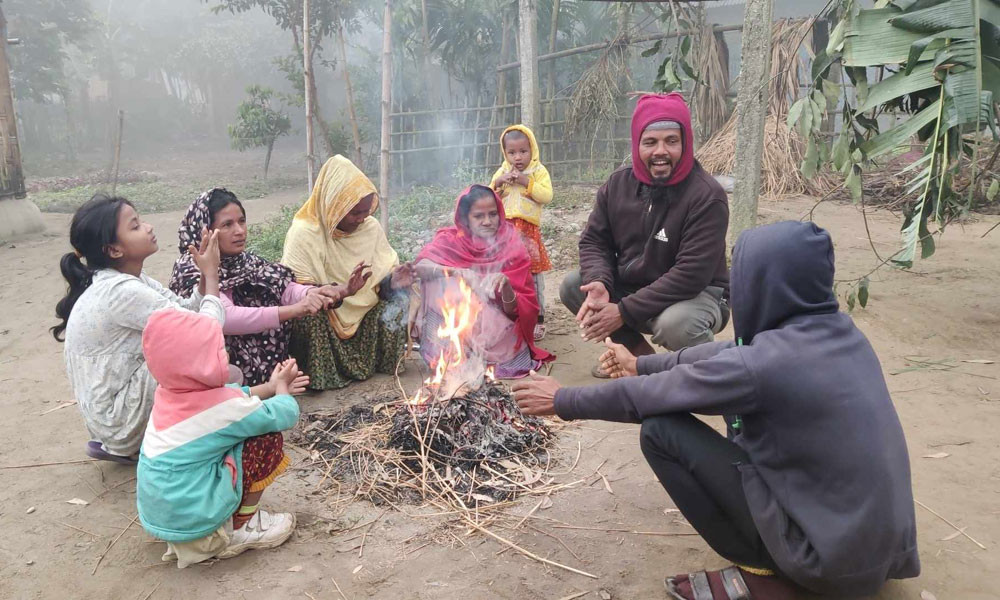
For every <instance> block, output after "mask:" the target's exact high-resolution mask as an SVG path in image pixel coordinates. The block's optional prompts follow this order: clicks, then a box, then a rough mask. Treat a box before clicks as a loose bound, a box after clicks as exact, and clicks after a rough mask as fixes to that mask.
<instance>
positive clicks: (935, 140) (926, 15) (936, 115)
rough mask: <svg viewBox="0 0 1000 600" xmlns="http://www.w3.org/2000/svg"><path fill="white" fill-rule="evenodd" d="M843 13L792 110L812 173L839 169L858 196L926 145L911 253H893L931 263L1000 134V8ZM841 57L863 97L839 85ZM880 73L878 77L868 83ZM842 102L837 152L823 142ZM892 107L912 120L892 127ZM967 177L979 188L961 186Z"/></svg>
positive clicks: (913, 171)
mask: <svg viewBox="0 0 1000 600" xmlns="http://www.w3.org/2000/svg"><path fill="white" fill-rule="evenodd" d="M838 12H839V14H840V15H842V17H841V19H840V22H839V23H838V24H837V25H836V27H835V28H834V29H833V31H832V32H831V35H830V41H829V45H828V46H827V48H826V49H825V51H823V52H820V53H818V54H817V56H816V59H815V61H814V64H813V78H814V85H813V89H812V90H811V93H809V94H807V95H806V96H805V97H803V98H801V99H799V100H798V101H797V102H795V104H793V105H792V107H791V108H790V110H789V114H788V124H789V125H790V126H792V127H796V128H798V130H799V132H800V133H801V134H802V135H803V136H805V137H807V139H808V151H807V153H806V159H805V161H804V164H803V165H802V170H803V172H804V173H806V174H807V175H808V174H811V173H814V172H815V171H816V170H817V169H818V168H819V166H820V165H821V164H828V163H829V164H832V165H833V167H834V168H836V169H837V170H839V171H840V172H841V173H843V174H844V176H845V186H846V187H847V189H848V190H850V192H851V194H852V196H853V197H854V198H855V199H856V200H860V199H861V197H862V193H863V188H862V185H861V183H862V175H863V172H864V170H865V169H866V168H869V167H871V166H873V165H876V164H877V163H878V161H879V160H880V159H883V158H884V157H886V156H889V155H891V154H892V153H893V152H894V151H896V150H897V149H898V148H899V147H901V146H903V145H904V144H906V143H908V141H909V140H910V139H911V138H912V137H913V136H916V137H917V138H918V139H919V140H921V141H923V142H925V149H924V152H923V155H922V156H921V157H920V158H919V159H917V160H916V161H915V162H913V163H912V164H911V165H909V166H908V167H907V168H906V169H905V172H907V173H909V176H910V180H909V183H908V187H907V192H908V193H917V198H916V201H915V202H913V203H912V204H911V205H910V206H909V208H908V209H907V211H906V213H905V218H904V222H903V226H902V247H901V248H900V250H899V251H898V252H896V253H895V254H894V255H893V256H892V257H891V259H892V261H893V262H894V263H895V264H897V265H898V266H901V267H907V268H908V267H910V266H912V265H913V261H914V260H915V259H916V254H917V248H918V247H919V248H920V255H921V258H927V257H929V256H930V255H931V254H933V253H934V238H933V234H934V233H936V232H940V231H943V229H944V227H945V226H946V225H947V224H948V223H949V222H951V221H952V220H954V219H955V218H958V217H960V216H961V215H963V214H965V213H966V212H967V211H968V209H969V205H970V203H971V200H972V195H973V193H974V192H975V191H976V188H977V179H976V176H975V172H976V168H977V161H976V156H977V153H978V147H979V144H980V143H981V141H982V139H983V136H982V134H983V133H984V132H985V131H987V130H992V131H993V133H994V138H995V137H996V130H997V128H996V111H995V110H994V107H995V99H996V98H1000V96H997V94H1000V2H997V0H893V1H887V0H880V1H879V2H876V5H875V7H874V8H871V9H862V8H861V7H860V3H859V2H857V1H856V0H841V1H840V6H839V11H838ZM838 60H839V61H841V62H842V63H843V65H844V69H845V72H846V74H847V76H848V77H849V78H850V80H851V81H852V82H853V84H854V86H855V89H856V94H855V95H854V97H849V96H848V95H847V94H846V91H844V90H842V89H841V87H840V86H838V85H836V84H835V83H833V82H832V81H831V80H830V76H829V74H830V70H831V65H834V64H835V63H836V62H837V61H838ZM837 68H839V66H838V67H837ZM873 73H878V74H879V76H878V77H877V78H875V80H874V81H869V77H870V76H871V74H873ZM841 96H842V97H843V105H842V106H843V108H842V110H841V111H840V115H839V116H840V120H841V132H840V135H839V136H838V137H837V139H836V140H835V142H834V144H833V146H832V148H828V147H827V144H826V143H821V142H820V137H819V135H818V134H819V131H820V123H821V122H822V119H823V116H824V114H829V113H831V112H833V109H834V107H836V106H837V105H838V103H839V100H840V97H841ZM892 110H899V111H902V112H905V113H908V118H907V119H906V120H904V121H901V122H899V123H895V124H893V125H891V126H889V127H884V122H883V123H882V124H880V122H879V116H881V115H884V114H886V113H887V112H889V111H892ZM960 171H961V172H963V174H964V175H966V176H967V177H968V178H969V179H968V180H969V181H970V182H972V183H968V184H966V185H964V187H963V186H956V185H955V181H956V176H957V175H958V174H959V173H960ZM932 224H934V225H936V229H937V231H936V232H934V231H931V228H930V226H931V225H932ZM860 299H861V298H860V297H859V300H860ZM865 299H867V295H866V296H865Z"/></svg>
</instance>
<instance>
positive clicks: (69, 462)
mask: <svg viewBox="0 0 1000 600" xmlns="http://www.w3.org/2000/svg"><path fill="white" fill-rule="evenodd" d="M92 462H97V459H96V458H85V459H83V460H62V461H57V462H45V463H34V464H30V465H6V466H2V467H0V471H2V470H5V469H32V468H34V467H52V466H55V465H78V464H81V463H92Z"/></svg>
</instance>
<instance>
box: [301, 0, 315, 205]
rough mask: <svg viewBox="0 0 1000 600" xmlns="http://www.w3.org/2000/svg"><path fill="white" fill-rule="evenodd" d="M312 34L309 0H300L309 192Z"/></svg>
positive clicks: (310, 170)
mask: <svg viewBox="0 0 1000 600" xmlns="http://www.w3.org/2000/svg"><path fill="white" fill-rule="evenodd" d="M311 43H312V35H310V33H309V0H302V76H303V82H302V85H303V86H304V88H305V102H306V173H307V176H308V183H309V188H308V189H309V192H310V193H311V192H312V188H313V181H314V179H313V169H315V167H316V165H315V164H314V163H313V122H312V121H313V106H312V105H313V95H312V77H311V75H312V53H311V51H312V49H311V48H310V47H309V46H310V44H311Z"/></svg>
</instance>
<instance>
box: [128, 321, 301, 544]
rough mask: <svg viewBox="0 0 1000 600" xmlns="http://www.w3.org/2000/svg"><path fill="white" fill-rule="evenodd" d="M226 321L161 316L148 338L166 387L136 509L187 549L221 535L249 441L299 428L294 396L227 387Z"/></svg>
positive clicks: (149, 432) (148, 439) (149, 526)
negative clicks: (263, 394) (260, 395)
mask: <svg viewBox="0 0 1000 600" xmlns="http://www.w3.org/2000/svg"><path fill="white" fill-rule="evenodd" d="M224 344H225V343H224V340H223V336H222V327H221V325H219V323H218V321H216V320H214V319H211V318H208V317H203V316H201V315H198V314H196V313H192V312H181V311H176V310H169V309H168V310H162V311H157V312H155V313H153V315H152V316H151V317H150V320H149V322H148V324H147V326H146V329H145V330H144V332H143V351H144V353H145V355H146V362H147V364H148V366H149V370H150V373H152V374H153V376H154V377H155V378H156V380H157V381H158V382H159V386H158V387H157V390H156V395H155V398H154V401H153V410H152V413H151V414H150V418H149V423H148V425H147V426H146V433H145V436H144V438H143V442H142V450H141V451H140V453H139V466H138V469H137V471H136V480H137V484H136V504H137V506H138V510H139V520H140V522H141V523H142V526H143V528H145V530H146V531H148V532H149V533H150V534H151V535H153V536H155V537H157V538H159V539H161V540H164V541H167V542H187V541H192V540H197V539H200V538H203V537H205V536H207V535H210V534H212V533H213V532H215V531H216V530H217V529H218V528H219V527H220V526H222V525H223V524H224V523H225V522H226V520H227V519H229V518H230V517H231V516H232V515H233V513H234V512H235V511H236V509H237V508H238V506H239V502H240V498H241V496H242V494H243V442H244V441H245V440H246V439H248V438H251V437H255V436H259V435H264V434H267V433H272V432H278V431H283V430H286V429H291V428H292V427H294V426H295V423H296V422H297V421H298V418H299V406H298V403H297V402H296V401H295V399H294V398H293V397H291V396H287V395H281V396H274V397H273V398H270V399H267V400H261V399H260V398H258V397H256V396H251V395H250V390H249V388H246V387H244V388H240V387H237V386H226V385H225V381H226V378H227V377H228V373H229V368H228V364H229V363H228V355H227V354H226V351H225V345H224Z"/></svg>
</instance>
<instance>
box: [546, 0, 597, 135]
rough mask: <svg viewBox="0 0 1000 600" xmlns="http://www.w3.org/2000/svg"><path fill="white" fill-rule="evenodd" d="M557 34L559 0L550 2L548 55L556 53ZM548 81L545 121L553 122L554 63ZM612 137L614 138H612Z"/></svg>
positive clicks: (554, 105)
mask: <svg viewBox="0 0 1000 600" xmlns="http://www.w3.org/2000/svg"><path fill="white" fill-rule="evenodd" d="M558 34H559V0H552V23H551V26H550V27H549V54H552V53H553V52H555V51H556V37H557V36H558ZM548 75H549V80H548V85H547V86H546V90H545V99H546V100H548V103H547V104H546V105H545V120H546V121H547V122H548V121H554V120H555V117H554V114H555V112H554V111H555V109H556V103H555V102H553V101H552V99H553V98H555V95H556V62H555V61H549V73H548ZM546 137H549V138H551V137H552V136H551V132H549V134H548V135H546ZM612 137H614V136H612Z"/></svg>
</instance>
